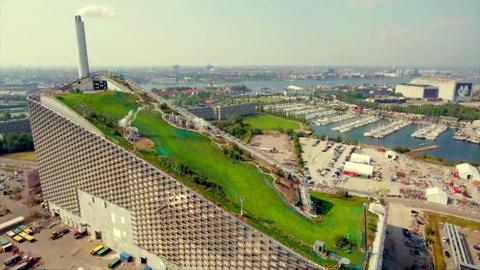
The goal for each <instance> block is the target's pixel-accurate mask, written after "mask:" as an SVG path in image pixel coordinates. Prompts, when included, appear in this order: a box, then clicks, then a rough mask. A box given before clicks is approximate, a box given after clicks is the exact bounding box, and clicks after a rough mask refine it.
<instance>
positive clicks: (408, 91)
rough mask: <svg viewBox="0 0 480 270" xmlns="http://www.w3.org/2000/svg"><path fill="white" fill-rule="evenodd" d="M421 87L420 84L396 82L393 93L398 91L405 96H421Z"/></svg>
mask: <svg viewBox="0 0 480 270" xmlns="http://www.w3.org/2000/svg"><path fill="white" fill-rule="evenodd" d="M423 89H424V88H423V87H422V86H414V85H403V84H397V86H395V93H400V94H402V95H403V96H404V97H406V98H423Z"/></svg>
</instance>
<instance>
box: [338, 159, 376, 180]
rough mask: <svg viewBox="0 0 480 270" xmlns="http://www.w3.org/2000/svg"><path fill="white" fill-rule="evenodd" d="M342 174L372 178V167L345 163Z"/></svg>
mask: <svg viewBox="0 0 480 270" xmlns="http://www.w3.org/2000/svg"><path fill="white" fill-rule="evenodd" d="M343 173H344V174H347V175H359V176H364V177H372V175H373V166H370V165H367V164H360V163H355V162H350V161H347V162H345V167H344V168H343Z"/></svg>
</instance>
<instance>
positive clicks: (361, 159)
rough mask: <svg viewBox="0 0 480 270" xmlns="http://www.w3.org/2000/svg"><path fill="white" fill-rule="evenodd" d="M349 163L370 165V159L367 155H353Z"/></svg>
mask: <svg viewBox="0 0 480 270" xmlns="http://www.w3.org/2000/svg"><path fill="white" fill-rule="evenodd" d="M350 161H351V162H356V163H362V164H370V162H371V161H372V159H371V158H370V156H368V155H362V154H357V153H353V154H352V156H351V157H350Z"/></svg>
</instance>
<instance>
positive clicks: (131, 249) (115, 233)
mask: <svg viewBox="0 0 480 270" xmlns="http://www.w3.org/2000/svg"><path fill="white" fill-rule="evenodd" d="M78 201H79V204H80V216H81V219H82V221H84V222H85V223H87V224H88V225H89V226H88V230H89V233H90V235H91V236H92V237H95V231H99V232H101V234H102V242H104V243H105V244H106V245H107V246H109V247H111V248H112V249H114V250H116V251H117V252H122V251H125V252H127V253H129V254H131V255H132V256H134V257H135V260H136V261H137V262H140V257H141V256H142V257H146V258H147V263H148V265H150V266H152V267H153V268H154V269H165V264H164V263H163V261H162V260H161V259H160V258H159V257H158V256H156V255H154V254H151V253H149V252H148V251H146V250H143V249H141V248H139V247H138V246H136V245H135V244H134V243H133V234H132V219H131V215H130V211H129V210H127V209H125V208H122V207H120V206H117V205H115V204H113V203H110V202H107V201H105V200H102V199H101V198H99V197H96V196H94V195H91V194H89V193H87V192H84V191H81V190H78Z"/></svg>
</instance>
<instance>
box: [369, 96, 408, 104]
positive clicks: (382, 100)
mask: <svg viewBox="0 0 480 270" xmlns="http://www.w3.org/2000/svg"><path fill="white" fill-rule="evenodd" d="M367 101H369V102H374V103H378V104H404V103H407V100H406V99H405V98H402V97H390V96H388V97H377V98H371V99H367Z"/></svg>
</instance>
